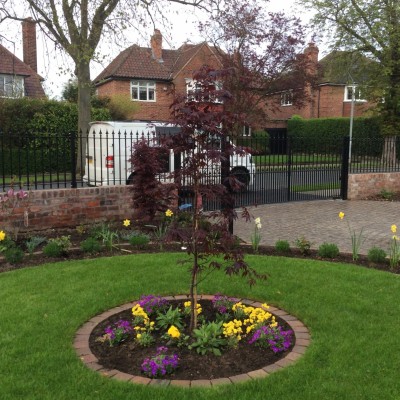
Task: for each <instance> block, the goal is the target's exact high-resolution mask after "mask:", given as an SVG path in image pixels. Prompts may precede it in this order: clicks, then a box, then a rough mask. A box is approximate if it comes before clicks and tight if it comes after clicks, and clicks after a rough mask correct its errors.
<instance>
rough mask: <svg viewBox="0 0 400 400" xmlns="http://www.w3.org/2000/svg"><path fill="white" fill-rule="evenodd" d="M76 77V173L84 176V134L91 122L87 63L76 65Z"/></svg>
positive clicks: (81, 62) (89, 82)
mask: <svg viewBox="0 0 400 400" xmlns="http://www.w3.org/2000/svg"><path fill="white" fill-rule="evenodd" d="M76 77H77V78H78V147H77V158H76V173H77V174H78V175H79V174H80V175H81V176H83V175H84V174H85V164H84V162H85V159H86V158H85V157H86V144H87V139H86V134H87V132H88V130H89V123H90V121H91V105H90V97H91V90H90V89H91V84H92V83H91V80H90V68H89V62H86V61H80V62H79V63H77V65H76Z"/></svg>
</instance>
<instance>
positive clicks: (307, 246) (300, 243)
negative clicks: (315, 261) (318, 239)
mask: <svg viewBox="0 0 400 400" xmlns="http://www.w3.org/2000/svg"><path fill="white" fill-rule="evenodd" d="M295 244H296V246H297V247H298V248H299V250H300V253H301V254H303V256H308V255H309V254H310V253H311V245H312V243H311V242H310V241H309V240H308V239H306V238H305V237H304V236H301V237H300V238H298V239H296V241H295Z"/></svg>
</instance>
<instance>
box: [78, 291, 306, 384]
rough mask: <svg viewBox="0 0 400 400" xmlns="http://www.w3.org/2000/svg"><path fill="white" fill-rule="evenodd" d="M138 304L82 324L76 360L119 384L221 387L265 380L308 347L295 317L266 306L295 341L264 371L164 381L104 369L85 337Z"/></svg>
mask: <svg viewBox="0 0 400 400" xmlns="http://www.w3.org/2000/svg"><path fill="white" fill-rule="evenodd" d="M165 298H166V299H167V300H187V299H188V296H186V295H177V296H166V297H165ZM213 298H214V296H211V295H200V296H199V299H200V300H212V299H213ZM240 301H241V302H242V303H243V304H246V305H249V306H253V307H261V305H262V303H260V302H258V301H254V300H249V299H241V300H240ZM137 303H138V301H133V302H131V303H127V304H124V305H121V306H119V307H115V308H112V309H111V310H108V311H105V312H104V313H102V314H99V315H97V316H95V317H93V318H92V319H90V320H89V321H88V322H86V323H85V324H84V325H83V326H81V328H80V329H79V330H78V332H77V333H76V335H75V340H74V347H75V350H76V353H77V354H78V356H79V357H80V359H81V360H82V361H83V362H84V363H85V364H86V366H87V367H88V368H90V369H93V370H95V371H97V372H99V373H100V374H102V375H103V376H105V377H109V378H112V379H117V380H121V381H129V382H133V383H139V384H143V385H151V386H153V385H157V386H169V385H171V386H180V387H188V388H189V387H199V386H200V387H212V386H218V385H224V384H234V383H239V382H245V381H249V380H251V379H258V378H265V377H266V376H268V375H269V374H271V373H273V372H275V371H278V370H280V369H282V368H284V367H287V366H289V365H291V364H293V363H294V362H296V360H298V359H299V358H300V357H301V356H302V355H303V354H304V353H305V351H306V349H307V347H308V346H309V344H310V340H311V339H310V334H309V331H308V329H307V327H306V326H305V325H304V324H303V323H302V322H301V321H299V320H298V319H297V318H295V317H293V316H292V315H290V314H288V313H287V312H286V311H284V310H281V309H279V308H276V307H272V306H270V307H269V309H268V311H269V312H271V313H272V314H274V315H276V316H279V317H280V318H282V319H283V320H284V321H285V322H286V323H287V324H289V326H290V327H291V329H292V330H293V332H294V335H295V338H296V342H295V345H294V347H293V349H292V350H291V351H290V352H289V353H288V354H287V355H286V357H284V358H281V359H280V360H278V361H277V362H275V363H274V364H270V365H267V366H266V367H264V368H261V369H257V370H255V371H250V372H247V373H246V374H241V375H235V376H230V377H229V378H219V379H210V380H208V379H198V380H168V379H150V378H146V377H144V376H135V375H130V374H127V373H125V372H121V371H118V370H115V369H112V370H110V369H108V368H105V367H103V366H102V365H101V364H100V363H99V361H98V359H97V358H96V356H95V355H94V354H93V353H92V352H91V350H90V348H89V337H90V334H91V333H92V331H93V329H94V328H95V327H96V325H98V324H99V323H100V322H102V321H104V320H105V319H107V318H109V317H111V316H112V315H114V314H116V313H119V312H121V311H124V310H126V309H129V308H132V307H133V306H134V305H135V304H137Z"/></svg>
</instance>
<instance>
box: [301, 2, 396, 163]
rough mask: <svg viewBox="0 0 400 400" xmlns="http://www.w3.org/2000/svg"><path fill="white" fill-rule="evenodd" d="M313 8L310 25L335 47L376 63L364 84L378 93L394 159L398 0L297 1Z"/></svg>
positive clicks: (374, 95) (389, 154)
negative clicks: (322, 33)
mask: <svg viewBox="0 0 400 400" xmlns="http://www.w3.org/2000/svg"><path fill="white" fill-rule="evenodd" d="M298 2H299V4H301V5H303V6H305V7H307V8H308V9H311V10H314V11H315V16H314V19H313V24H314V26H315V27H317V28H318V29H319V31H320V32H327V33H328V32H329V36H328V35H327V36H328V38H330V42H331V45H332V47H334V48H336V49H342V50H349V51H355V52H359V53H361V54H363V55H365V56H366V57H369V58H371V59H372V60H375V61H376V62H378V63H379V65H380V68H379V74H378V75H374V76H373V77H371V78H370V79H369V80H368V81H367V82H365V84H366V86H368V87H369V88H373V89H374V90H369V91H367V95H368V94H369V96H370V98H372V99H377V96H379V97H380V98H381V99H382V98H383V99H384V101H383V102H382V101H381V102H380V106H379V109H380V111H381V115H382V120H383V124H382V125H383V126H382V128H383V129H382V133H383V134H384V135H385V137H386V140H385V151H384V154H385V155H386V157H387V158H388V159H389V161H394V160H395V157H396V155H395V146H394V143H395V142H394V140H392V139H393V136H396V135H400V3H399V1H398V0H324V1H321V0H298Z"/></svg>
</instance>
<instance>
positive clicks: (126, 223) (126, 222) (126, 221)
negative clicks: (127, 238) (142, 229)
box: [122, 219, 131, 227]
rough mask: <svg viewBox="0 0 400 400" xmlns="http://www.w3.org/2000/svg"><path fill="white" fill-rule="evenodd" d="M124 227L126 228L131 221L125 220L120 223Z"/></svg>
mask: <svg viewBox="0 0 400 400" xmlns="http://www.w3.org/2000/svg"><path fill="white" fill-rule="evenodd" d="M122 224H123V225H124V226H125V227H128V226H129V225H130V224H131V221H130V220H129V219H125V220H124V222H123V223H122Z"/></svg>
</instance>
